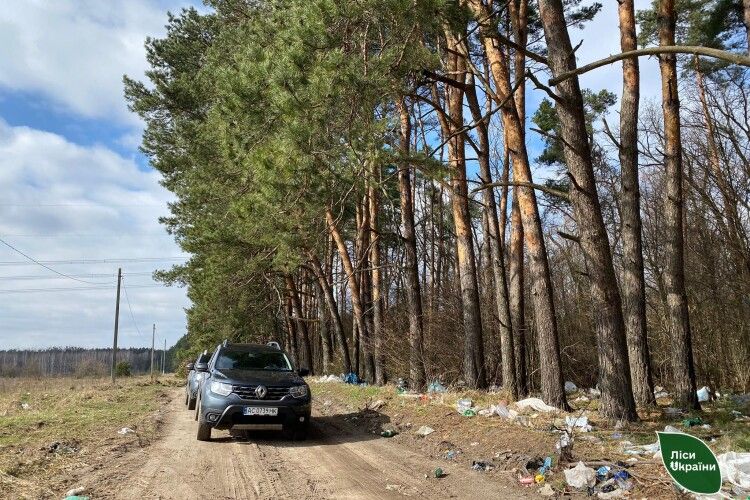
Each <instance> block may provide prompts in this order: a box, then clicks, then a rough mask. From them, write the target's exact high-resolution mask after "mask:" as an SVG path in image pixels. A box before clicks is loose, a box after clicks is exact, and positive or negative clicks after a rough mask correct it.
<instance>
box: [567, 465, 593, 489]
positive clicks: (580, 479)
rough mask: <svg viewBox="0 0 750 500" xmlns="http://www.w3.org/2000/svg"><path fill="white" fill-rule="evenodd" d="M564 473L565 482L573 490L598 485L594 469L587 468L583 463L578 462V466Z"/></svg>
mask: <svg viewBox="0 0 750 500" xmlns="http://www.w3.org/2000/svg"><path fill="white" fill-rule="evenodd" d="M563 472H564V473H565V481H566V482H567V483H568V486H570V487H572V488H577V489H583V488H588V487H589V486H594V484H596V473H595V472H594V469H592V468H590V467H586V465H585V464H584V463H583V462H578V465H576V466H575V467H573V468H572V469H567V470H565V471H563Z"/></svg>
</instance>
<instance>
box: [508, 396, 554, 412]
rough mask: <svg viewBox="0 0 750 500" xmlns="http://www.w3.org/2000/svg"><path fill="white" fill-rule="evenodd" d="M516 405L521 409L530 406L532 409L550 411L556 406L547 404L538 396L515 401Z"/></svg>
mask: <svg viewBox="0 0 750 500" xmlns="http://www.w3.org/2000/svg"><path fill="white" fill-rule="evenodd" d="M516 407H517V408H518V409H519V410H522V411H523V410H525V409H527V408H531V409H532V410H535V411H541V412H551V411H556V410H557V408H554V407H552V406H549V405H548V404H547V403H545V402H544V401H542V400H541V399H539V398H526V399H522V400H521V401H517V402H516Z"/></svg>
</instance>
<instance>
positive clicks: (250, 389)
mask: <svg viewBox="0 0 750 500" xmlns="http://www.w3.org/2000/svg"><path fill="white" fill-rule="evenodd" d="M256 387H258V386H257V385H233V386H232V392H233V393H235V394H237V395H238V396H239V397H241V398H242V399H254V400H257V401H278V400H279V399H281V398H283V397H284V396H286V395H287V394H289V387H279V386H273V385H269V386H266V389H268V393H267V394H266V397H265V398H263V399H260V398H259V397H258V396H256V395H255V388H256Z"/></svg>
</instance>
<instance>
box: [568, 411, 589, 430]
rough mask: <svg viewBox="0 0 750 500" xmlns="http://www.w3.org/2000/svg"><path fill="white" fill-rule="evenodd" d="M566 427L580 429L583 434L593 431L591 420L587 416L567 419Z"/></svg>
mask: <svg viewBox="0 0 750 500" xmlns="http://www.w3.org/2000/svg"><path fill="white" fill-rule="evenodd" d="M565 425H566V426H567V427H568V429H578V430H580V431H581V432H589V431H590V430H591V426H590V425H589V418H588V417H587V416H585V415H582V416H580V417H565Z"/></svg>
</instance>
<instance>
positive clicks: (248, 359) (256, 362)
mask: <svg viewBox="0 0 750 500" xmlns="http://www.w3.org/2000/svg"><path fill="white" fill-rule="evenodd" d="M216 368H218V369H219V370H275V371H286V372H288V371H291V370H292V365H291V364H290V363H289V360H288V359H287V357H286V355H285V354H284V353H283V352H273V351H254V352H253V351H230V350H227V351H222V352H221V354H219V358H218V359H217V360H216Z"/></svg>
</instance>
